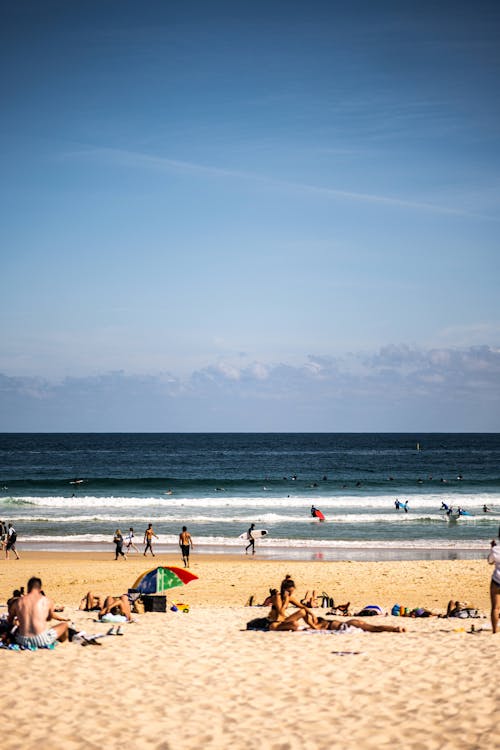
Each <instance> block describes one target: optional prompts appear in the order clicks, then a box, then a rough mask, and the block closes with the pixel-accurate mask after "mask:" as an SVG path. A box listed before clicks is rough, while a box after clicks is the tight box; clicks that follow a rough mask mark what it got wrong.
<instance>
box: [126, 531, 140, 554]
mask: <svg viewBox="0 0 500 750" xmlns="http://www.w3.org/2000/svg"><path fill="white" fill-rule="evenodd" d="M134 539H135V534H134V529H133V528H132V526H131V527H130V529H129V530H128V534H127V536H126V537H125V541H126V543H127V554H128V553H129V552H130V548H131V547H133V548H134V549H135V551H136V552H139V550H138V548H137V547H136V546H135V544H134Z"/></svg>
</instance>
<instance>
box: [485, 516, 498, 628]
mask: <svg viewBox="0 0 500 750" xmlns="http://www.w3.org/2000/svg"><path fill="white" fill-rule="evenodd" d="M498 538H499V539H500V529H498ZM488 562H489V564H490V565H494V566H495V570H494V571H493V575H492V576H491V583H490V597H491V629H492V631H493V633H496V632H497V630H498V620H499V618H500V546H499V545H498V544H497V543H496V542H495V540H494V539H492V541H491V551H490V554H489V555H488Z"/></svg>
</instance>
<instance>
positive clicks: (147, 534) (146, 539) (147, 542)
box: [144, 523, 158, 557]
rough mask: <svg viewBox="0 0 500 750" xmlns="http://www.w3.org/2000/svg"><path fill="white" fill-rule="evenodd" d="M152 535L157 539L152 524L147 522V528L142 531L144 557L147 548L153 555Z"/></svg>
mask: <svg viewBox="0 0 500 750" xmlns="http://www.w3.org/2000/svg"><path fill="white" fill-rule="evenodd" d="M153 537H155V538H156V539H158V536H157V535H156V534H155V533H154V531H153V524H152V523H148V528H147V529H146V531H145V532H144V544H145V545H146V547H145V549H144V557H146V553H147V551H148V550H149V551H150V552H151V554H152V555H153V557H154V556H155V553H154V552H153Z"/></svg>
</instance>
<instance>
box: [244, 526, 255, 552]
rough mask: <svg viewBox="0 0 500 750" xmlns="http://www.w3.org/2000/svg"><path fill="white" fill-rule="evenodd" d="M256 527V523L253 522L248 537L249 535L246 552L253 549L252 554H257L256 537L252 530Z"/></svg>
mask: <svg viewBox="0 0 500 750" xmlns="http://www.w3.org/2000/svg"><path fill="white" fill-rule="evenodd" d="M254 529H255V524H254V523H253V524H252V525H251V526H250V528H249V529H248V531H247V537H248V544H247V546H246V547H245V553H246V554H247V555H248V550H249V549H250V548H251V549H252V555H255V537H254V536H253V534H252V531H253V530H254Z"/></svg>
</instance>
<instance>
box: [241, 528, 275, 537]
mask: <svg viewBox="0 0 500 750" xmlns="http://www.w3.org/2000/svg"><path fill="white" fill-rule="evenodd" d="M267 533H268V532H267V529H252V536H253V538H254V539H258V538H259V537H260V536H267ZM249 538H250V537H249V536H248V531H244V532H243V534H240V535H239V537H238V539H249Z"/></svg>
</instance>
